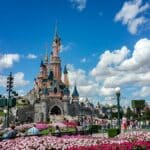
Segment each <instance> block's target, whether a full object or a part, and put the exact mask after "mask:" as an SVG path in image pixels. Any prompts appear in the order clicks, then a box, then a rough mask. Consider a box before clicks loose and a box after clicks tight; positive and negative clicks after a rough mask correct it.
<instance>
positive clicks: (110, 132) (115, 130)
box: [108, 128, 120, 137]
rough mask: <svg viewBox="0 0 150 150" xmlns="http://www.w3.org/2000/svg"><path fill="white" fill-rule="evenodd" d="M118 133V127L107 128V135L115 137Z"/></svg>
mask: <svg viewBox="0 0 150 150" xmlns="http://www.w3.org/2000/svg"><path fill="white" fill-rule="evenodd" d="M118 134H120V129H118V128H111V129H108V137H115V136H116V135H118Z"/></svg>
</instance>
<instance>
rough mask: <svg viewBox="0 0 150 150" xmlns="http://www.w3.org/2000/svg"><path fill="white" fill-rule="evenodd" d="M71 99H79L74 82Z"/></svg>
mask: <svg viewBox="0 0 150 150" xmlns="http://www.w3.org/2000/svg"><path fill="white" fill-rule="evenodd" d="M72 100H73V101H78V100H79V93H78V90H77V87H76V84H75V86H74V89H73V93H72Z"/></svg>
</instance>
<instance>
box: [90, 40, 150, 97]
mask: <svg viewBox="0 0 150 150" xmlns="http://www.w3.org/2000/svg"><path fill="white" fill-rule="evenodd" d="M130 53H131V51H130V50H129V49H128V48H127V47H125V46H124V47H123V48H121V49H120V50H117V51H116V50H115V51H112V52H111V51H108V50H107V51H105V52H104V53H103V54H102V55H101V56H100V58H99V62H98V63H97V65H96V66H95V67H94V68H93V69H92V70H91V72H90V74H91V76H93V77H94V78H95V79H96V81H97V82H100V83H102V87H101V94H104V95H109V94H110V95H111V94H112V93H114V88H115V87H117V86H120V87H124V88H126V87H128V88H129V87H136V88H137V89H139V88H141V89H142V90H139V91H138V93H139V96H150V94H149V92H147V91H148V90H147V89H149V87H150V70H149V68H150V61H149V60H150V40H149V39H147V38H144V39H140V40H139V41H137V43H135V45H134V50H133V51H132V54H131V55H129V54H130ZM144 87H146V88H144ZM132 94H133V95H135V93H134V92H133V93H132Z"/></svg>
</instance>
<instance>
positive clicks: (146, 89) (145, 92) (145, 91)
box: [133, 86, 150, 98]
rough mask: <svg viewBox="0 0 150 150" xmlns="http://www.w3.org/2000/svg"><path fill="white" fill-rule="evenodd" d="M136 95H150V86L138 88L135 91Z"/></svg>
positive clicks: (142, 96)
mask: <svg viewBox="0 0 150 150" xmlns="http://www.w3.org/2000/svg"><path fill="white" fill-rule="evenodd" d="M133 94H134V96H135V97H141V98H144V97H149V96H150V86H144V87H142V88H141V89H139V90H136V91H135V92H134V93H133Z"/></svg>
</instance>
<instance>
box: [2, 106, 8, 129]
mask: <svg viewBox="0 0 150 150" xmlns="http://www.w3.org/2000/svg"><path fill="white" fill-rule="evenodd" d="M3 111H4V115H5V120H4V127H6V126H7V120H6V114H7V109H4V110H3Z"/></svg>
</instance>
